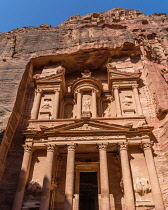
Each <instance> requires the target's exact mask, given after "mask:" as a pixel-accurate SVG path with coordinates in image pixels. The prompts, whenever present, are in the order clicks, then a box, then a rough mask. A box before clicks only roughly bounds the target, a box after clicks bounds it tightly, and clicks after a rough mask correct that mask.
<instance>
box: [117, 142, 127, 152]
mask: <svg viewBox="0 0 168 210" xmlns="http://www.w3.org/2000/svg"><path fill="white" fill-rule="evenodd" d="M127 148H128V142H125V141H123V142H118V149H119V150H120V151H121V150H127Z"/></svg>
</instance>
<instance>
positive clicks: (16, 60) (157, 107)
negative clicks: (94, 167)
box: [0, 9, 168, 209]
mask: <svg viewBox="0 0 168 210" xmlns="http://www.w3.org/2000/svg"><path fill="white" fill-rule="evenodd" d="M167 34H168V15H166V14H164V13H161V14H153V15H145V14H143V13H141V12H139V11H136V10H131V9H112V10H109V11H107V12H105V13H91V14H88V15H85V16H80V15H74V16H72V17H70V18H69V19H68V20H67V21H65V22H64V23H62V24H61V25H59V26H57V27H51V26H50V25H45V24H44V25H41V26H40V27H23V28H19V29H15V30H13V31H8V32H5V33H1V34H0V89H1V95H0V138H1V146H0V178H1V179H2V184H1V191H0V194H1V196H0V205H1V208H2V209H11V206H12V203H13V199H14V194H15V190H16V185H17V178H18V174H19V171H20V168H21V162H22V157H23V148H22V146H21V145H22V144H23V143H24V140H25V139H24V136H23V135H22V131H23V130H25V129H26V128H27V126H28V120H29V119H30V113H29V112H30V110H29V107H30V106H32V101H31V100H30V98H31V97H32V94H33V93H34V92H33V91H34V86H33V83H32V81H33V75H36V74H37V75H38V72H39V71H41V70H42V69H43V68H44V66H48V65H51V66H52V65H55V64H61V65H62V66H63V67H64V68H65V69H66V74H67V75H68V76H69V75H72V76H73V75H75V74H76V72H77V73H78V72H83V71H84V70H86V69H89V70H91V71H92V72H93V74H94V72H96V71H97V70H98V69H99V70H102V71H104V70H105V69H106V65H107V63H112V64H113V65H114V66H115V67H116V68H117V70H119V71H121V72H127V73H135V74H136V73H139V74H140V75H141V76H140V88H139V94H140V101H141V104H142V110H143V113H144V116H145V120H146V123H147V124H148V125H149V126H153V127H154V129H153V136H152V137H151V138H152V139H153V141H155V142H156V143H155V145H154V147H153V149H154V153H155V154H156V155H155V157H154V159H155V166H156V170H157V176H158V179H159V183H160V187H161V191H162V195H163V199H164V205H165V208H168V178H167V176H168V166H167V165H168V164H167V161H168V140H167V139H168V115H167V112H168V84H167V83H168V35H167ZM93 76H94V75H93ZM95 77H96V73H95ZM65 79H66V78H65ZM127 100H128V99H127ZM127 102H128V101H126V103H127ZM125 123H127V122H125ZM140 123H141V122H140ZM41 125H42V126H45V124H44V125H43V124H41Z"/></svg>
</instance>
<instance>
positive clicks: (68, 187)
mask: <svg viewBox="0 0 168 210" xmlns="http://www.w3.org/2000/svg"><path fill="white" fill-rule="evenodd" d="M74 165H75V145H68V154H67V168H66V181H65V205H64V210H72V207H73V194H74V173H75V172H74Z"/></svg>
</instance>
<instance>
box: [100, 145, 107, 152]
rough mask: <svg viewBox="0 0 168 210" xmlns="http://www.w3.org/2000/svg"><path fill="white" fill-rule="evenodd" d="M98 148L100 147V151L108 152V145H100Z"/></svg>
mask: <svg viewBox="0 0 168 210" xmlns="http://www.w3.org/2000/svg"><path fill="white" fill-rule="evenodd" d="M98 147H99V150H104V151H106V150H107V144H99V145H98Z"/></svg>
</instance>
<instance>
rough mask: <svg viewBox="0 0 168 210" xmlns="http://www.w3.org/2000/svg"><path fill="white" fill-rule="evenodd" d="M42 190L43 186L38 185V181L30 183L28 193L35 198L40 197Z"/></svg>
mask: <svg viewBox="0 0 168 210" xmlns="http://www.w3.org/2000/svg"><path fill="white" fill-rule="evenodd" d="M41 189H42V188H41V185H40V184H39V183H38V181H37V180H36V181H34V180H32V181H30V182H29V184H28V186H27V191H28V192H29V193H30V194H32V195H34V196H37V195H39V194H40V193H41Z"/></svg>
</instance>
